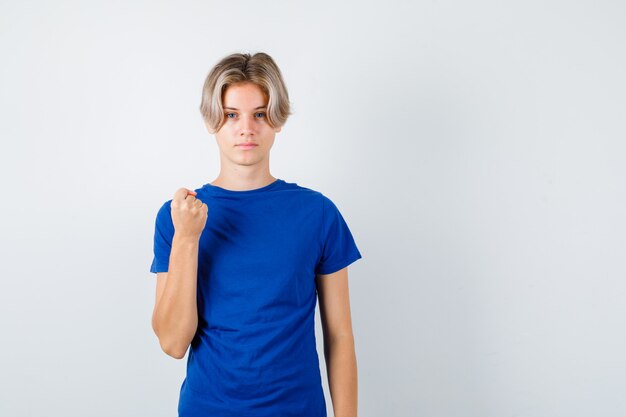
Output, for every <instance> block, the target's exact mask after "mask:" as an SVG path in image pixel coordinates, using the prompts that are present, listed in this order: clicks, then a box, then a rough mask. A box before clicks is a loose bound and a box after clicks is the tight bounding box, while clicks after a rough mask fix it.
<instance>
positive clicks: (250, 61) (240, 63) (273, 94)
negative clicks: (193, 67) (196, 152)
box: [200, 52, 291, 133]
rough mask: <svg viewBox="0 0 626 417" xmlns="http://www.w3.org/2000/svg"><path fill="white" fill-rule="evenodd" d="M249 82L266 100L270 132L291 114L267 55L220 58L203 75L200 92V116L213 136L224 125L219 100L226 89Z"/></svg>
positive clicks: (275, 68)
mask: <svg viewBox="0 0 626 417" xmlns="http://www.w3.org/2000/svg"><path fill="white" fill-rule="evenodd" d="M243 82H250V83H253V84H256V85H257V86H259V87H260V88H261V91H263V94H264V95H265V97H266V99H267V100H268V103H267V121H268V123H269V124H270V126H272V127H273V128H279V127H282V126H283V125H284V124H285V122H286V121H287V118H288V117H289V115H290V114H291V110H290V104H289V94H288V93H287V87H286V86H285V82H284V81H283V77H282V74H281V72H280V69H279V68H278V66H277V65H276V63H275V62H274V60H273V59H272V57H270V56H269V55H268V54H266V53H264V52H257V53H256V54H254V55H250V54H247V53H246V54H241V53H236V54H231V55H228V56H227V57H225V58H222V60H221V61H219V62H218V63H217V64H216V65H215V66H214V67H213V69H211V71H210V72H209V74H208V75H207V77H206V79H205V81H204V87H203V88H202V102H201V103H200V113H201V114H202V117H203V119H204V121H205V122H206V124H207V127H209V129H212V130H213V132H211V133H215V132H217V131H218V130H220V129H221V127H222V126H223V125H224V122H225V117H224V108H223V104H222V103H223V99H224V93H225V92H226V89H227V88H228V87H229V86H231V85H233V84H237V83H243Z"/></svg>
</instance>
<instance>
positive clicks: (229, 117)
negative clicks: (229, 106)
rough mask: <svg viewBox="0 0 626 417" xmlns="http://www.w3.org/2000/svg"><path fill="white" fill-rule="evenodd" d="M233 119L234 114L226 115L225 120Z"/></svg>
mask: <svg viewBox="0 0 626 417" xmlns="http://www.w3.org/2000/svg"><path fill="white" fill-rule="evenodd" d="M233 117H235V113H226V118H228V119H232V118H233Z"/></svg>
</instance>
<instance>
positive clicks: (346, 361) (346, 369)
mask: <svg viewBox="0 0 626 417" xmlns="http://www.w3.org/2000/svg"><path fill="white" fill-rule="evenodd" d="M324 356H325V359H326V372H327V374H328V385H329V388H330V396H331V398H332V403H333V411H334V414H335V417H356V416H357V404H358V396H357V393H358V378H357V364H356V353H355V351H354V337H353V335H345V336H341V337H338V338H335V339H331V340H329V341H325V342H324Z"/></svg>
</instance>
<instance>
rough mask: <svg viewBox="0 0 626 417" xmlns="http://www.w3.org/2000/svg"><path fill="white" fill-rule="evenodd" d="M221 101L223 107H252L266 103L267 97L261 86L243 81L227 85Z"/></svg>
mask: <svg viewBox="0 0 626 417" xmlns="http://www.w3.org/2000/svg"><path fill="white" fill-rule="evenodd" d="M222 102H223V103H222V104H223V106H224V107H231V108H238V109H245V108H250V109H254V108H257V107H259V106H264V105H267V97H266V95H265V94H264V92H263V90H262V89H261V87H259V86H258V85H256V84H254V83H250V82H245V83H237V84H232V85H230V86H228V87H227V88H226V91H224V97H223V99H222Z"/></svg>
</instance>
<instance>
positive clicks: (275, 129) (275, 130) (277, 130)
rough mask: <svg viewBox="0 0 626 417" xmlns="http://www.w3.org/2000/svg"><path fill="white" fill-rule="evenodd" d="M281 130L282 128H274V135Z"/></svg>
mask: <svg viewBox="0 0 626 417" xmlns="http://www.w3.org/2000/svg"><path fill="white" fill-rule="evenodd" d="M281 130H283V127H282V126H278V127H275V128H274V132H276V133H278V132H280V131H281Z"/></svg>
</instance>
